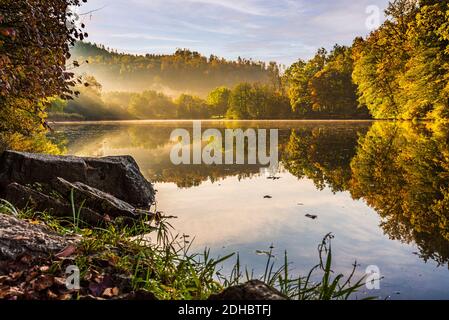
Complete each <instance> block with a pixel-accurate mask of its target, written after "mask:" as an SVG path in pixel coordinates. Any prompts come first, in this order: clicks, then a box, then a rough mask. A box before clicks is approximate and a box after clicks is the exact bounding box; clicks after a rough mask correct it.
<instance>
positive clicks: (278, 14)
mask: <svg viewBox="0 0 449 320" xmlns="http://www.w3.org/2000/svg"><path fill="white" fill-rule="evenodd" d="M387 5H388V0H88V3H87V4H84V5H83V6H82V7H81V8H79V9H78V13H80V14H82V15H81V17H82V18H81V19H82V20H83V22H84V23H85V24H86V25H87V32H88V33H89V37H88V39H87V41H90V42H95V43H101V44H104V45H105V46H107V47H110V48H113V49H117V50H118V51H119V52H127V53H134V54H146V53H162V54H170V53H173V52H174V51H176V49H178V48H188V49H191V50H194V51H198V52H200V53H202V54H204V55H206V56H209V55H211V54H214V55H217V56H219V57H224V58H226V59H236V58H238V57H239V56H240V57H242V58H247V59H249V58H252V59H254V60H262V61H266V62H268V61H276V62H278V63H281V64H285V65H290V64H291V63H293V62H295V61H296V60H298V59H299V58H301V59H308V58H310V57H311V56H312V55H313V54H314V53H315V52H316V50H317V49H318V48H321V47H324V48H327V49H330V48H332V46H333V45H334V44H335V43H339V44H345V45H350V44H351V43H352V40H353V39H354V38H355V37H356V36H366V35H367V34H369V32H370V31H371V30H370V29H372V28H373V26H375V25H378V24H379V23H381V22H382V21H383V19H384V18H383V10H384V9H385V8H386V7H387ZM91 11H92V12H91ZM377 17H380V19H377Z"/></svg>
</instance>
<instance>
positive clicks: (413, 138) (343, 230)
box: [51, 121, 449, 299]
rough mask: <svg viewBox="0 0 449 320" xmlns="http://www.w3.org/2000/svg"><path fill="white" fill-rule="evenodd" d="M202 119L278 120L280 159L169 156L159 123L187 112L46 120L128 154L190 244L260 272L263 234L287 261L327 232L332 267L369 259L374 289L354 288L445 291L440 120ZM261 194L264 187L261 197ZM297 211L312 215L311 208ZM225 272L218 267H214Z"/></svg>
mask: <svg viewBox="0 0 449 320" xmlns="http://www.w3.org/2000/svg"><path fill="white" fill-rule="evenodd" d="M202 126H203V127H204V128H217V129H220V130H223V129H225V128H243V129H246V128H257V129H279V160H280V166H279V170H278V172H277V173H276V174H275V176H274V177H275V179H272V178H273V176H272V174H267V172H266V170H264V168H263V166H260V165H178V166H176V165H173V164H172V163H171V161H170V151H171V149H172V147H173V145H174V142H172V141H170V134H171V132H172V131H173V130H174V129H176V128H185V129H187V130H189V131H191V130H192V122H191V121H140V122H91V123H59V124H53V128H54V132H53V133H52V134H51V138H52V139H53V140H54V141H56V142H58V143H59V144H60V145H63V146H65V148H66V153H67V154H73V155H78V156H111V155H131V156H133V157H134V158H135V159H136V161H137V162H138V164H139V166H140V169H141V171H142V173H143V174H144V175H145V177H146V178H147V179H149V180H150V181H152V182H154V184H155V188H156V189H157V190H158V192H157V209H158V210H160V211H162V212H164V213H165V214H166V215H173V216H177V219H174V220H173V221H172V224H173V225H174V227H175V229H176V232H179V233H180V234H188V235H191V236H192V238H193V237H194V238H195V240H194V245H193V250H195V251H196V250H202V249H203V248H204V247H209V248H211V251H212V253H213V254H215V255H225V254H227V253H231V252H239V253H240V257H241V260H242V263H243V264H246V265H248V266H251V268H254V269H255V273H260V272H261V271H262V270H263V269H264V267H265V262H266V256H264V255H261V254H260V252H259V250H268V248H269V247H270V246H271V245H273V246H274V251H275V254H276V257H277V259H278V260H279V263H280V264H282V262H283V255H284V250H287V252H288V256H289V259H290V260H291V262H292V269H293V270H294V271H295V272H297V273H299V274H305V273H306V272H308V271H309V270H310V269H311V268H312V267H313V266H315V265H316V264H317V263H318V253H317V246H318V244H319V243H320V242H321V240H322V238H323V237H324V236H325V235H326V234H327V233H330V232H331V233H333V235H334V236H335V238H334V239H333V241H332V249H333V256H334V271H335V272H343V273H345V274H348V273H350V271H351V270H352V265H353V263H354V262H355V261H357V263H358V275H360V276H362V275H364V273H365V270H366V268H367V267H368V266H373V265H374V266H377V267H378V268H379V269H380V272H381V274H382V276H383V280H382V281H381V285H380V290H368V289H363V290H362V291H361V292H360V293H359V294H358V296H357V298H363V297H366V296H376V297H381V298H382V299H385V298H389V299H449V271H448V260H449V126H448V125H447V124H439V123H419V124H412V123H409V122H369V121H272V122H270V121H240V122H236V121H203V122H202ZM266 196H270V197H271V198H269V197H266ZM306 215H312V216H316V217H317V218H316V219H311V218H309V217H307V216H306ZM224 268H225V269H224V271H225V272H226V268H227V266H224Z"/></svg>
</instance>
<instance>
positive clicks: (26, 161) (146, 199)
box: [0, 151, 154, 208]
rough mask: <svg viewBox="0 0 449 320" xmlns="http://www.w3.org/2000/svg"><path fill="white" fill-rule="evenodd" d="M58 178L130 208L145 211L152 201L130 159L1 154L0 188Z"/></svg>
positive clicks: (150, 189) (149, 187)
mask: <svg viewBox="0 0 449 320" xmlns="http://www.w3.org/2000/svg"><path fill="white" fill-rule="evenodd" d="M56 177H60V178H63V179H64V180H67V181H69V182H81V183H84V184H86V185H88V186H91V187H93V188H96V189H98V190H101V191H103V192H106V193H109V194H111V195H113V196H115V197H117V198H118V199H121V200H123V201H125V202H128V203H129V204H131V205H132V206H134V207H138V208H146V207H148V206H149V205H150V204H152V203H153V202H154V189H153V187H152V185H151V183H150V182H148V181H147V180H146V179H145V178H144V177H143V175H142V174H141V172H140V170H139V167H138V165H137V163H136V162H135V161H134V159H133V158H132V157H130V156H119V157H105V158H81V157H74V156H52V155H45V154H34V153H25V152H16V151H5V152H3V154H2V155H1V157H0V185H2V186H3V187H6V186H7V185H8V184H10V183H12V182H16V183H18V184H22V185H27V184H33V183H42V184H48V183H50V182H51V181H52V180H53V179H54V178H56Z"/></svg>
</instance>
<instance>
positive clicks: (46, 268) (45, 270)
mask: <svg viewBox="0 0 449 320" xmlns="http://www.w3.org/2000/svg"><path fill="white" fill-rule="evenodd" d="M48 270H50V267H49V266H42V267H40V268H39V271H40V272H48Z"/></svg>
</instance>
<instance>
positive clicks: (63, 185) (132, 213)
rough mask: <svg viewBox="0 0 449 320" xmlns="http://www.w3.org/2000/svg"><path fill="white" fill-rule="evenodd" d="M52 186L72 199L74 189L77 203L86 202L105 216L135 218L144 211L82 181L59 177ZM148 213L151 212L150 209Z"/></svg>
mask: <svg viewBox="0 0 449 320" xmlns="http://www.w3.org/2000/svg"><path fill="white" fill-rule="evenodd" d="M51 187H52V189H53V190H55V191H57V192H59V193H60V194H61V195H62V196H63V197H64V198H66V199H70V194H71V192H72V190H73V196H74V201H75V203H78V204H81V203H84V206H85V207H87V208H89V209H91V210H94V211H96V212H99V213H101V215H103V216H105V215H108V216H110V217H111V218H117V217H128V218H134V219H135V218H139V217H141V216H142V213H143V212H144V211H142V210H137V209H136V208H134V207H133V206H131V205H130V204H129V203H127V202H124V201H122V200H120V199H118V198H116V197H114V196H112V195H110V194H108V193H105V192H103V191H101V190H98V189H95V188H92V187H90V186H88V185H86V184H84V183H82V182H74V183H70V182H68V181H66V180H64V179H63V178H59V177H58V178H56V179H55V180H54V181H53V182H52V183H51ZM146 213H147V214H148V215H149V214H150V212H149V211H148V212H146Z"/></svg>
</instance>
